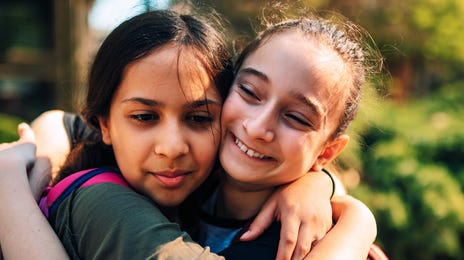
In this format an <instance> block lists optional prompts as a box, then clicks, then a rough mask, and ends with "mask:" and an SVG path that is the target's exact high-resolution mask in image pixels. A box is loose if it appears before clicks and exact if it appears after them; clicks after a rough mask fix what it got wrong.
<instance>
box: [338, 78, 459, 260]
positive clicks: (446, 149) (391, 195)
mask: <svg viewBox="0 0 464 260" xmlns="http://www.w3.org/2000/svg"><path fill="white" fill-rule="evenodd" d="M463 89H464V81H459V82H456V83H453V84H449V85H446V86H442V87H440V88H439V90H438V91H437V92H436V93H434V94H433V95H430V96H429V97H428V98H423V99H422V98H420V99H414V100H409V101H408V102H407V103H398V102H397V101H395V102H394V101H391V100H381V99H378V98H377V97H376V96H375V93H369V94H368V97H367V98H366V99H367V100H366V101H365V102H364V103H363V107H362V108H361V111H360V115H359V118H358V119H357V120H356V121H355V122H354V125H353V128H354V131H355V132H356V134H354V136H355V137H356V138H354V139H355V140H354V142H353V143H355V144H356V145H353V146H351V147H350V149H349V151H348V152H345V153H344V154H343V156H342V159H341V162H340V164H341V165H342V166H343V165H345V167H347V166H346V165H350V166H353V165H354V167H355V168H356V169H355V170H356V171H355V172H357V173H358V174H359V175H360V176H359V177H360V182H359V185H355V186H354V187H353V188H352V189H350V190H349V192H350V193H351V194H353V195H354V196H356V197H357V198H359V199H361V200H362V201H364V202H365V203H366V204H367V205H368V206H369V207H370V208H371V210H372V211H373V212H374V215H375V216H376V219H377V223H378V237H377V243H379V244H380V245H381V246H382V248H383V249H384V250H385V251H386V252H387V253H388V255H389V256H390V258H391V259H422V260H426V259H464V248H463V247H462V246H461V245H463V244H464V195H463V192H462V190H463V187H464V120H463V114H464V104H463V101H464V91H462V90H463ZM343 162H347V163H345V164H344V163H343ZM348 162H349V163H348ZM350 170H351V171H352V170H353V169H350ZM342 177H343V176H342Z"/></svg>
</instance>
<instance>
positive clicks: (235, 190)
mask: <svg viewBox="0 0 464 260" xmlns="http://www.w3.org/2000/svg"><path fill="white" fill-rule="evenodd" d="M250 186H253V185H250ZM273 191H274V189H273V188H261V189H256V188H254V189H251V187H248V185H243V184H241V183H237V182H235V181H233V180H231V179H230V178H228V177H224V178H223V179H222V182H221V188H220V191H219V194H218V198H217V200H216V214H217V215H218V216H219V217H224V218H233V219H239V220H246V219H250V218H252V217H254V216H255V215H256V214H258V212H259V210H260V209H261V207H262V206H263V204H264V203H265V202H266V200H267V198H268V197H269V196H270V195H271V194H272V192H273Z"/></svg>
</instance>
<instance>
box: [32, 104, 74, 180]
mask: <svg viewBox="0 0 464 260" xmlns="http://www.w3.org/2000/svg"><path fill="white" fill-rule="evenodd" d="M63 117H64V112H63V111H59V110H51V111H47V112H45V113H43V114H41V115H40V116H39V117H37V118H36V119H35V120H34V121H33V122H32V123H31V127H32V130H33V131H34V133H35V140H36V145H37V156H39V157H43V158H48V160H50V163H51V172H52V178H53V177H55V176H56V174H57V173H58V170H59V169H60V167H61V165H63V163H64V161H65V160H66V156H67V155H68V153H69V151H70V149H71V147H70V141H69V138H68V134H67V132H66V129H65V127H64V124H63ZM32 185H34V184H32Z"/></svg>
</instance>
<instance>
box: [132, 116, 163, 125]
mask: <svg viewBox="0 0 464 260" xmlns="http://www.w3.org/2000/svg"><path fill="white" fill-rule="evenodd" d="M130 117H131V118H132V119H135V120H137V121H140V122H143V123H145V122H151V121H154V120H158V119H159V116H158V115H157V114H135V115H131V116H130Z"/></svg>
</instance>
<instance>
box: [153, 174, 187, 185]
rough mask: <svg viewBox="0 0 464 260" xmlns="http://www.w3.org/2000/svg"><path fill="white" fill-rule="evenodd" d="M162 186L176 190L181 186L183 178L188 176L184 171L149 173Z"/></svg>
mask: <svg viewBox="0 0 464 260" xmlns="http://www.w3.org/2000/svg"><path fill="white" fill-rule="evenodd" d="M150 173H151V174H152V175H153V176H154V177H155V178H156V179H158V180H159V181H160V182H161V183H162V184H163V185H164V186H166V187H168V188H176V187H179V186H180V185H182V183H183V181H184V179H185V177H186V176H187V175H188V174H189V172H186V171H169V172H150Z"/></svg>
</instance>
